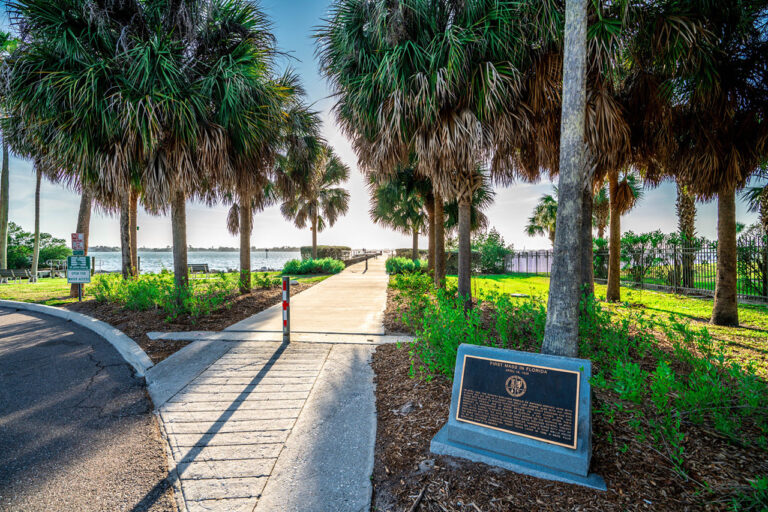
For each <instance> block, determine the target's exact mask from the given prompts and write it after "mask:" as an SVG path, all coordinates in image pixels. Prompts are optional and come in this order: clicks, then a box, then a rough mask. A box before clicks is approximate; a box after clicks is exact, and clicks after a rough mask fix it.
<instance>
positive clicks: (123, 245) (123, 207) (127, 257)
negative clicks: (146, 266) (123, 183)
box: [120, 195, 133, 279]
mask: <svg viewBox="0 0 768 512" xmlns="http://www.w3.org/2000/svg"><path fill="white" fill-rule="evenodd" d="M120 249H121V253H122V272H123V279H129V278H130V277H132V276H133V267H132V264H133V258H132V256H131V199H130V197H128V195H125V196H124V197H123V198H122V199H120Z"/></svg>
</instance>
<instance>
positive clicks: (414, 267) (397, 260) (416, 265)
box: [384, 256, 427, 275]
mask: <svg viewBox="0 0 768 512" xmlns="http://www.w3.org/2000/svg"><path fill="white" fill-rule="evenodd" d="M384 265H385V267H386V269H387V274H390V275H393V274H406V273H412V272H425V271H426V270H427V261H426V260H413V259H411V258H401V257H398V256H396V257H393V258H387V261H386V262H385V263H384Z"/></svg>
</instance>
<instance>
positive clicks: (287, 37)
mask: <svg viewBox="0 0 768 512" xmlns="http://www.w3.org/2000/svg"><path fill="white" fill-rule="evenodd" d="M2 5H3V7H4V5H5V2H2ZM328 5H329V2H328V1H327V0H291V1H284V0H282V1H281V0H264V1H263V2H262V7H263V9H264V10H265V12H266V13H267V14H268V15H269V16H270V17H271V18H272V20H273V23H274V32H275V35H276V37H277V41H278V45H279V46H280V49H281V50H282V51H284V52H286V53H288V54H289V55H290V57H285V58H283V60H282V65H284V66H291V67H293V68H294V69H295V70H296V71H297V72H298V73H299V74H300V76H301V77H302V78H303V81H304V84H305V87H306V89H307V92H308V95H309V98H310V101H312V102H314V106H315V109H316V110H318V111H320V112H321V113H322V116H323V121H324V134H325V137H326V138H327V139H328V141H329V143H330V144H331V145H332V146H333V147H334V148H335V150H336V152H337V153H338V154H339V155H340V156H341V158H342V159H343V160H344V161H345V162H346V163H347V165H349V167H350V169H352V173H351V179H350V181H349V182H348V183H347V185H346V187H347V188H348V189H349V190H350V193H351V195H352V201H351V205H350V211H349V213H348V214H347V215H346V216H345V217H343V218H342V219H341V220H339V221H338V222H337V223H336V225H335V226H334V227H332V228H329V229H327V230H326V231H324V232H322V233H320V235H319V242H320V243H321V244H334V245H337V244H338V245H350V246H352V247H358V248H361V247H366V248H386V247H410V244H411V241H410V237H408V236H403V235H399V234H397V233H394V232H392V231H389V230H386V229H383V228H380V227H378V226H376V225H375V224H373V223H372V222H371V220H370V219H369V217H368V207H369V203H368V200H369V199H368V193H367V191H366V189H365V186H364V182H363V178H362V176H361V174H360V173H359V171H358V169H357V165H356V164H357V158H356V157H355V155H354V152H353V151H352V149H351V146H350V144H349V142H348V141H347V139H346V138H345V137H344V136H343V135H342V133H341V132H340V130H339V129H338V128H337V127H336V125H335V122H334V119H333V114H332V113H331V107H332V105H333V100H332V99H330V98H329V97H328V95H329V89H328V86H327V84H326V82H325V80H324V79H323V78H322V77H321V76H320V74H319V72H318V69H317V62H316V61H315V58H314V48H315V44H314V40H313V39H312V37H311V35H312V33H313V32H314V29H315V27H316V26H317V25H318V24H320V23H321V20H322V18H323V17H324V16H325V14H326V12H327V9H328ZM3 10H4V9H3ZM3 14H5V12H3ZM3 24H6V25H7V21H5V20H4V23H3ZM34 188H35V180H34V176H33V173H32V166H31V164H30V163H29V162H27V161H24V160H21V159H18V158H15V157H14V158H12V159H11V204H10V220H12V221H13V222H16V223H18V224H21V225H22V226H24V227H25V228H27V229H31V228H32V226H33V222H34ZM551 189H552V187H551V184H550V183H548V182H542V183H539V184H533V185H532V184H523V183H519V184H515V185H512V186H510V187H506V188H499V189H497V195H496V201H495V203H494V204H493V205H492V206H491V207H490V208H489V209H488V210H487V212H486V213H487V215H488V217H489V218H490V220H491V224H492V225H493V226H495V227H496V229H497V230H498V231H499V232H500V233H501V234H502V236H503V237H504V238H505V240H506V241H507V242H508V243H512V244H514V246H515V248H517V249H523V248H528V249H539V248H540V249H546V248H549V241H548V240H547V239H546V238H544V237H536V238H530V237H528V236H526V235H525V233H524V230H523V228H524V226H525V224H526V220H527V218H528V216H529V215H530V213H531V210H532V209H533V206H534V205H535V203H536V201H537V200H538V198H539V197H540V196H541V195H542V194H546V193H550V192H551ZM78 206H79V197H78V196H77V195H76V194H74V193H72V192H71V191H69V190H66V189H64V188H62V187H61V186H58V185H52V184H50V183H44V185H43V188H42V206H41V229H42V230H43V231H47V232H50V233H53V234H54V235H55V236H58V237H61V238H65V239H68V238H69V233H71V232H72V231H73V230H74V227H75V222H76V218H77V209H78ZM697 207H698V214H697V218H696V230H697V232H698V234H699V235H703V236H706V237H708V238H715V235H716V226H717V215H716V204H715V203H714V202H710V203H708V204H701V203H699V204H697ZM226 213H227V209H226V208H225V207H224V206H219V207H214V208H208V207H206V206H204V205H201V204H195V203H190V204H189V205H188V206H187V215H188V219H187V239H188V242H189V244H190V245H193V246H196V247H201V246H202V247H215V246H235V247H236V246H237V245H238V242H237V239H236V238H235V237H233V236H231V235H230V234H229V233H228V232H227V230H226ZM755 219H756V217H755V215H754V214H751V213H748V212H747V211H746V206H745V205H744V204H743V203H742V202H741V201H740V200H739V202H738V204H737V220H738V221H739V222H744V223H746V224H750V223H752V222H754V221H755ZM138 222H139V227H140V231H139V245H140V246H146V247H165V246H166V245H170V243H171V224H170V219H169V218H168V217H162V216H161V217H153V216H150V215H147V214H146V213H144V212H143V211H140V212H139V220H138ZM676 225H677V217H676V215H675V187H674V185H672V184H670V183H667V184H663V185H661V186H659V187H658V188H656V189H653V190H649V191H647V192H646V195H645V197H644V198H643V200H642V201H641V202H640V203H639V204H638V206H637V207H636V208H635V209H634V210H633V211H632V212H630V213H629V214H627V215H626V216H624V217H623V218H622V230H623V231H626V230H630V229H631V230H633V231H635V232H640V231H650V230H655V229H661V230H662V231H664V232H671V231H674V230H675V229H676ZM118 229H119V228H118V220H117V218H115V217H111V216H108V215H105V214H103V213H101V212H94V215H93V217H92V220H91V244H92V245H97V244H98V245H119V232H118ZM252 243H253V245H256V246H259V247H272V246H281V245H307V244H309V243H311V235H310V232H309V230H299V229H297V228H296V227H294V226H293V224H291V223H290V222H288V221H286V220H284V219H283V217H282V216H281V215H280V211H279V209H278V207H272V208H269V209H267V210H265V211H264V212H261V213H259V214H257V215H256V217H255V218H254V230H253V237H252ZM421 243H422V244H423V245H424V246H426V239H425V238H423V237H422V239H421Z"/></svg>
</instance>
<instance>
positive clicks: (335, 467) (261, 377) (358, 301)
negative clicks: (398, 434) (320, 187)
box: [147, 258, 388, 512]
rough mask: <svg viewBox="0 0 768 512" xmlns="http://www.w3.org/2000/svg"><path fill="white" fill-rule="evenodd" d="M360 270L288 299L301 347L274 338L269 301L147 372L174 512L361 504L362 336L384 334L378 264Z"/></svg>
mask: <svg viewBox="0 0 768 512" xmlns="http://www.w3.org/2000/svg"><path fill="white" fill-rule="evenodd" d="M364 269H365V264H364V263H362V264H357V265H354V266H351V267H349V268H348V269H346V270H345V271H344V272H342V273H341V274H338V275H336V276H333V277H331V278H329V279H326V280H325V281H323V282H322V283H319V284H318V285H316V286H314V287H312V288H310V289H309V290H307V291H305V292H303V293H301V294H298V295H296V296H295V297H293V298H292V301H291V324H292V330H293V331H294V332H297V333H299V332H300V333H302V335H301V341H299V342H292V343H287V344H286V343H282V341H281V339H282V337H281V332H280V330H281V325H282V323H281V322H282V321H281V310H280V307H279V306H278V307H274V308H270V309H268V310H265V311H263V312H261V313H259V314H257V315H254V316H252V317H250V318H248V319H245V320H243V321H241V322H238V323H237V324H234V325H232V326H231V327H230V328H229V329H227V330H226V331H225V332H222V333H219V334H217V335H208V334H206V333H200V339H199V341H197V342H195V343H193V344H192V345H189V346H188V348H189V349H190V350H188V351H187V350H186V349H185V350H182V351H180V352H179V353H177V354H176V355H174V356H171V357H170V358H168V359H167V360H166V362H163V363H160V364H159V365H157V367H155V368H154V369H153V373H152V374H148V376H147V377H148V379H149V380H150V391H151V392H152V393H153V398H154V399H155V401H156V402H159V401H164V403H162V405H160V406H159V415H160V418H161V420H162V421H161V423H162V425H163V428H164V429H165V435H166V438H167V440H168V443H169V446H170V451H171V456H172V465H173V467H174V470H172V472H171V479H172V480H175V486H176V490H177V501H179V504H180V507H181V508H182V510H188V511H191V512H197V511H212V510H216V511H249V512H250V511H253V510H257V511H262V510H263V511H277V510H279V511H302V512H305V511H307V512H309V511H329V510H333V511H355V512H356V511H362V510H368V509H369V507H370V499H371V482H370V475H371V472H372V470H373V450H374V443H375V435H376V409H375V403H374V399H375V398H374V386H373V371H372V369H371V367H370V358H371V354H372V352H373V348H374V343H372V342H370V341H368V340H375V342H378V341H381V340H383V339H385V338H384V337H382V336H381V335H382V334H383V333H384V328H383V325H382V317H383V311H384V308H385V305H386V287H387V282H388V279H387V276H386V274H385V272H384V258H380V259H379V260H371V261H370V262H369V265H368V271H367V272H366V271H364ZM297 336H298V334H297ZM251 338H253V339H251ZM335 340H337V341H339V342H340V343H336V342H335ZM185 351H187V353H186V354H184V353H183V352H185ZM177 356H178V357H177ZM206 358H207V359H206ZM201 361H203V362H204V363H205V364H204V365H203V366H202V367H201ZM190 368H193V369H194V368H197V369H196V370H194V375H189V372H190ZM185 372H186V375H187V376H185V377H179V375H182V376H183V375H185ZM179 378H182V379H183V381H184V382H183V383H182V384H180V383H179V382H178V380H179ZM163 379H165V381H164V380H163ZM174 386H175V387H174ZM176 388H179V390H178V391H176ZM158 390H159V391H158ZM169 390H170V391H169ZM166 399H167V401H165V400H166ZM156 405H157V404H156Z"/></svg>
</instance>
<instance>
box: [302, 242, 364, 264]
mask: <svg viewBox="0 0 768 512" xmlns="http://www.w3.org/2000/svg"><path fill="white" fill-rule="evenodd" d="M351 250H352V249H351V248H349V247H347V246H345V245H318V246H317V258H316V259H324V258H334V259H337V260H341V259H344V253H346V252H347V251H351ZM300 251H301V259H303V260H308V259H312V246H311V245H309V246H304V247H302V248H301V249H300Z"/></svg>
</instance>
